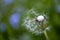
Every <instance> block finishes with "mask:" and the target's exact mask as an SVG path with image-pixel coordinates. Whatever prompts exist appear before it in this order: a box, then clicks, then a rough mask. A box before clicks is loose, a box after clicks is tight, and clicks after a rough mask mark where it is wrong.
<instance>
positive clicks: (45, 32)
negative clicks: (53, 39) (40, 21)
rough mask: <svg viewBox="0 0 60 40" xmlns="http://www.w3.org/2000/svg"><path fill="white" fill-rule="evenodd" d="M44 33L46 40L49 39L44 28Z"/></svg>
mask: <svg viewBox="0 0 60 40" xmlns="http://www.w3.org/2000/svg"><path fill="white" fill-rule="evenodd" d="M44 35H45V37H46V40H49V38H48V35H47V32H46V30H45V31H44Z"/></svg>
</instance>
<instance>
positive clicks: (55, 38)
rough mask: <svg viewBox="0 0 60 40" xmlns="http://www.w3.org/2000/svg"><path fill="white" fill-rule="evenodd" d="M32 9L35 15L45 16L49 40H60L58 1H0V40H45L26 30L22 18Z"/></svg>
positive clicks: (59, 2)
mask: <svg viewBox="0 0 60 40" xmlns="http://www.w3.org/2000/svg"><path fill="white" fill-rule="evenodd" d="M32 8H33V9H34V10H35V11H37V12H36V14H41V15H43V14H44V15H47V17H48V20H47V22H48V24H47V25H48V26H49V27H50V29H49V30H47V34H48V37H49V40H60V0H0V40H46V38H45V36H44V34H43V33H42V34H38V35H36V34H35V33H34V34H33V32H30V31H29V30H27V29H26V26H25V25H23V24H24V18H26V17H27V16H30V18H34V16H33V15H34V14H32V15H30V13H29V10H31V9H32Z"/></svg>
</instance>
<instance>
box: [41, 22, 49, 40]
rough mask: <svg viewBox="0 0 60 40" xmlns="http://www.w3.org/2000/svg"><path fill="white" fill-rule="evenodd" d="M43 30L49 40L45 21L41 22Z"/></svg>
mask: <svg viewBox="0 0 60 40" xmlns="http://www.w3.org/2000/svg"><path fill="white" fill-rule="evenodd" d="M41 28H42V30H43V32H44V35H45V37H46V40H49V38H48V35H47V31H46V30H45V28H46V25H45V24H44V21H42V22H41Z"/></svg>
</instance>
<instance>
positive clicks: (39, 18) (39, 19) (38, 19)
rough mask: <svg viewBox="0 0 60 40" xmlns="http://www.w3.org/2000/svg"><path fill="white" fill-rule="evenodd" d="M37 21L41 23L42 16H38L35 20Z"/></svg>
mask: <svg viewBox="0 0 60 40" xmlns="http://www.w3.org/2000/svg"><path fill="white" fill-rule="evenodd" d="M36 20H37V21H39V22H41V21H43V20H44V16H42V15H40V16H38V17H37V18H36Z"/></svg>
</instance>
